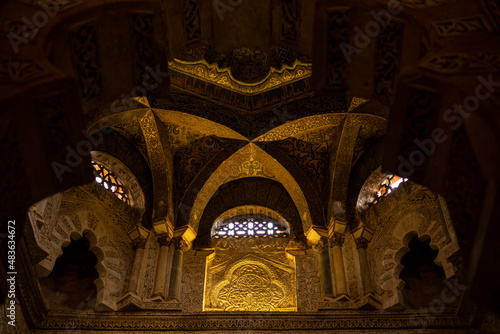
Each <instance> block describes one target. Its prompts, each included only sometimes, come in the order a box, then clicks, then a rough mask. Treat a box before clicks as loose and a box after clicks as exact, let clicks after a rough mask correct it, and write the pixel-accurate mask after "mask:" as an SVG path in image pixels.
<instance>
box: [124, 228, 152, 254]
mask: <svg viewBox="0 0 500 334" xmlns="http://www.w3.org/2000/svg"><path fill="white" fill-rule="evenodd" d="M127 234H128V237H129V238H130V241H132V245H133V247H134V248H135V249H137V248H141V249H144V248H145V247H146V241H147V240H148V237H149V231H148V230H147V229H146V228H144V227H143V226H142V225H141V224H137V225H135V226H134V227H133V228H132V229H130V231H128V233H127Z"/></svg>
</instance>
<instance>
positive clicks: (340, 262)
mask: <svg viewBox="0 0 500 334" xmlns="http://www.w3.org/2000/svg"><path fill="white" fill-rule="evenodd" d="M332 255H333V276H334V278H335V289H336V292H337V296H338V295H342V294H345V295H347V282H346V279H345V271H344V259H343V258H342V247H341V246H340V245H334V246H333V249H332Z"/></svg>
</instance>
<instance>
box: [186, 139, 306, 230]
mask: <svg viewBox="0 0 500 334" xmlns="http://www.w3.org/2000/svg"><path fill="white" fill-rule="evenodd" d="M251 159H252V160H251ZM247 161H254V162H255V161H258V162H259V163H260V164H261V165H262V167H263V169H262V173H259V174H254V175H251V174H248V173H250V172H248V173H246V172H245V171H242V166H243V164H244V163H245V162H247ZM244 177H263V178H268V179H272V180H275V181H278V182H280V183H281V184H283V186H284V187H285V189H286V190H287V192H288V193H289V194H290V197H291V198H292V200H293V202H294V204H295V205H296V207H297V210H298V212H299V214H300V218H301V221H302V225H303V228H304V231H307V230H308V229H309V227H310V226H311V225H312V222H311V213H310V211H309V207H308V205H307V200H306V197H305V195H304V193H303V191H302V189H301V188H300V186H299V185H298V184H297V182H296V181H295V179H294V178H293V177H292V175H291V174H290V173H289V172H288V170H287V169H286V168H285V167H284V166H282V165H281V164H280V163H279V162H277V161H276V160H275V159H274V158H272V157H271V156H270V155H269V154H268V153H266V152H265V151H264V150H262V149H261V148H259V147H258V146H256V145H254V144H253V143H249V144H248V145H246V146H245V147H243V148H241V149H240V150H238V151H237V152H236V153H234V154H233V155H232V156H231V157H229V158H228V159H227V160H226V161H224V162H223V163H222V164H221V165H220V166H219V167H218V168H217V170H215V171H214V173H212V175H211V176H210V178H209V179H208V180H207V181H206V182H205V184H204V185H203V187H202V189H201V190H200V191H199V193H198V195H197V197H196V200H195V202H194V205H193V208H192V210H191V213H190V217H189V225H190V226H191V227H192V228H193V229H194V230H195V231H198V226H199V222H200V219H201V216H202V214H203V211H204V210H205V207H206V205H207V204H208V202H209V201H210V199H211V198H212V196H213V195H214V194H215V192H216V191H217V189H218V188H219V186H220V185H222V184H224V183H226V182H229V181H233V180H237V179H240V178H244Z"/></svg>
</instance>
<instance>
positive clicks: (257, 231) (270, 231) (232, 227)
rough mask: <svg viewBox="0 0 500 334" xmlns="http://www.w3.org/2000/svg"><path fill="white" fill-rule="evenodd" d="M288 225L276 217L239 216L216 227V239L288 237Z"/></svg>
mask: <svg viewBox="0 0 500 334" xmlns="http://www.w3.org/2000/svg"><path fill="white" fill-rule="evenodd" d="M288 236H289V231H288V227H287V226H285V225H284V224H282V223H280V222H278V221H276V220H274V219H261V218H252V217H244V218H242V217H240V218H239V219H238V217H235V218H232V219H229V220H226V221H224V222H223V223H222V224H220V226H219V227H218V228H216V229H215V233H214V236H213V238H214V239H219V238H222V239H225V238H286V237H288Z"/></svg>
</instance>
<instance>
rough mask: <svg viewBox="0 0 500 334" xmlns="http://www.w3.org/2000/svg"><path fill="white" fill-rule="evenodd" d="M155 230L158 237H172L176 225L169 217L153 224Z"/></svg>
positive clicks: (157, 220)
mask: <svg viewBox="0 0 500 334" xmlns="http://www.w3.org/2000/svg"><path fill="white" fill-rule="evenodd" d="M153 228H154V230H155V232H156V234H158V235H162V234H167V235H169V236H170V237H172V235H173V232H174V225H173V224H172V222H171V221H170V219H169V218H168V217H163V218H159V219H156V220H155V221H154V222H153Z"/></svg>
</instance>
